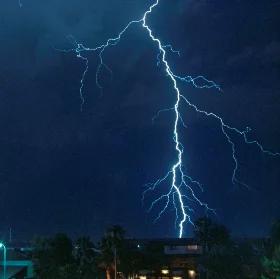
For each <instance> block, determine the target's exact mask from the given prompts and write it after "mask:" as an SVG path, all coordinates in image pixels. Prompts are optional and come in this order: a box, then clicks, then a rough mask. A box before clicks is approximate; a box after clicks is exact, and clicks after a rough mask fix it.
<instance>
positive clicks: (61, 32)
mask: <svg viewBox="0 0 280 279" xmlns="http://www.w3.org/2000/svg"><path fill="white" fill-rule="evenodd" d="M22 2H23V7H22V8H19V6H18V2H17V0H14V1H13V0H0V62H1V63H0V65H1V67H0V130H1V134H0V154H1V155H0V210H1V213H2V214H1V222H0V232H1V233H2V235H3V234H5V232H7V231H8V228H9V227H12V228H13V230H14V232H15V237H16V238H21V239H23V238H30V237H31V236H33V235H34V234H50V233H55V232H58V231H66V232H68V233H70V234H71V235H73V236H77V235H81V234H89V235H92V236H93V237H99V236H100V235H101V233H102V232H103V230H104V228H105V227H106V226H108V225H110V224H115V223H118V224H121V225H123V226H124V227H125V228H126V229H127V231H128V235H130V236H135V237H151V236H153V237H164V236H169V237H170V236H176V235H177V233H176V230H175V229H174V225H173V222H174V211H172V210H169V211H168V212H167V213H166V214H165V215H164V216H163V218H162V219H161V220H160V221H158V222H157V223H156V224H153V218H154V216H155V214H156V212H155V211H153V212H151V213H150V214H147V212H146V209H147V206H148V204H146V207H144V208H143V207H142V205H141V193H142V191H143V185H144V184H145V183H147V182H150V181H154V180H156V179H157V178H158V177H160V176H162V175H163V174H164V173H165V172H166V170H167V169H168V168H169V167H170V166H171V164H172V163H173V162H174V150H173V145H172V136H171V132H172V120H173V115H172V113H170V112H169V113H165V114H162V115H161V117H160V118H159V119H158V120H157V121H156V122H155V123H154V124H153V123H152V117H153V116H154V114H155V113H156V112H157V111H158V110H159V109H162V108H167V107H170V103H173V102H174V94H173V91H172V89H171V87H170V83H169V82H168V80H167V79H166V78H165V74H164V73H163V71H162V69H160V68H157V66H156V62H157V61H156V55H157V52H156V48H155V47H154V45H153V44H152V43H151V42H150V41H149V39H148V37H147V34H146V33H145V32H144V31H143V30H142V29H141V28H139V27H133V28H131V29H130V30H129V31H128V32H127V34H126V36H125V37H124V38H123V40H122V41H121V42H120V44H119V45H118V46H117V47H114V48H111V49H109V50H108V51H107V52H106V54H105V60H106V63H107V64H108V65H109V66H110V68H111V69H112V70H113V76H112V79H111V78H110V76H109V75H108V74H106V73H104V74H103V75H102V80H101V83H102V85H103V86H104V90H103V92H102V94H101V92H100V90H99V89H98V88H97V87H96V85H95V70H96V66H97V63H98V60H97V57H96V54H94V53H92V54H88V57H89V60H90V68H89V73H88V75H87V77H86V85H85V88H84V92H85V98H86V104H85V106H84V111H83V112H80V99H79V80H80V77H81V73H82V71H83V64H82V63H81V60H78V59H77V58H76V57H75V56H74V55H73V54H71V53H68V54H65V53H61V52H58V51H56V50H55V49H54V48H71V47H72V46H71V44H70V43H69V41H68V40H67V36H68V35H70V34H71V35H73V36H74V37H75V38H76V39H77V40H78V41H83V42H84V43H85V45H87V46H91V47H94V46H96V45H98V44H100V43H102V42H104V41H105V40H106V39H107V38H108V37H109V36H112V35H116V34H117V33H118V31H119V30H121V28H122V27H124V26H125V24H126V23H127V22H128V21H129V20H131V19H135V18H139V17H140V16H142V14H143V11H145V9H146V8H147V7H148V5H149V4H151V3H152V2H151V1H148V0H145V1H144V0H142V1H133V0H107V1H104V0H67V1H66V0H59V1H57V0H48V1H38V0H22ZM279 14H280V4H279V2H278V1H276V0H254V1H252V0H248V1H241V0H233V1H224V0H219V1H218V0H213V1H210V0H185V1H183V0H172V1H171V0H161V5H160V7H159V8H158V9H157V10H155V12H154V14H153V16H152V17H150V18H149V23H150V25H151V26H153V28H154V30H155V34H156V35H157V36H159V37H160V38H161V39H162V41H164V42H165V43H172V44H173V46H174V47H175V48H176V49H179V50H180V51H181V57H176V56H174V55H169V56H168V58H169V61H170V64H171V66H172V68H173V70H174V71H175V72H176V73H181V74H191V75H193V76H195V75H199V74H203V75H205V76H207V77H208V78H209V79H212V80H215V81H216V82H217V83H219V84H220V85H221V86H222V88H223V92H222V93H220V92H217V91H216V90H194V89H193V88H192V87H190V86H187V85H182V84H181V85H180V88H181V90H182V93H183V94H184V95H186V96H188V98H189V99H190V100H191V101H192V102H194V103H195V104H197V105H199V106H200V107H201V108H204V109H207V110H209V111H210V110H211V111H213V112H215V113H217V114H219V115H221V116H223V117H224V119H225V121H226V122H228V123H229V124H231V125H234V126H236V127H237V128H240V129H242V128H244V127H246V126H250V127H251V128H253V132H252V133H251V135H252V137H255V138H257V139H258V140H260V141H261V142H262V143H263V145H264V146H265V147H267V148H269V149H271V150H279V149H280V145H279V139H280V131H279V115H280V113H279V111H280V95H279V90H280V86H279V74H280V33H279V26H280V17H279ZM182 115H183V117H184V120H185V122H186V124H187V125H188V128H187V129H182V130H180V131H181V135H182V139H183V140H182V142H183V143H184V145H185V157H184V164H185V167H186V168H187V169H188V171H189V173H190V174H191V175H192V176H193V177H194V178H195V179H197V180H199V181H200V182H201V183H203V184H204V187H205V192H204V193H202V194H201V197H202V199H203V200H206V201H207V202H208V203H209V204H210V205H211V206H212V207H213V208H216V209H217V216H216V217H215V218H216V220H217V221H219V222H223V223H225V224H226V225H227V226H229V228H230V229H231V231H232V232H233V233H234V234H235V235H254V236H260V235H264V234H265V233H267V231H268V228H269V225H270V224H271V222H272V221H273V219H274V218H277V217H280V201H279V196H280V190H279V181H280V172H279V167H280V159H279V158H271V157H267V156H265V155H263V154H261V153H260V152H259V151H258V149H257V148H255V147H253V146H246V145H244V144H243V142H242V140H241V139H239V138H238V137H234V139H235V141H236V142H237V143H238V144H237V150H238V152H237V156H238V158H239V160H240V171H239V173H238V174H239V177H240V178H242V180H244V181H245V182H246V183H247V184H249V185H250V187H251V190H248V189H246V188H244V187H242V186H238V185H234V186H233V185H232V184H231V172H232V168H233V162H232V159H231V150H230V146H229V145H227V144H226V141H225V138H224V137H223V136H222V134H221V131H220V129H219V125H218V123H217V122H215V121H213V120H207V119H205V118H204V117H202V116H200V115H197V114H195V113H194V112H193V111H192V110H189V109H183V110H182ZM148 200H149V199H148ZM194 208H195V210H196V211H197V215H196V216H199V215H201V214H203V211H201V209H200V208H198V207H196V206H195V207H194ZM191 229H192V228H191V227H188V228H187V231H186V235H188V234H190V231H191Z"/></svg>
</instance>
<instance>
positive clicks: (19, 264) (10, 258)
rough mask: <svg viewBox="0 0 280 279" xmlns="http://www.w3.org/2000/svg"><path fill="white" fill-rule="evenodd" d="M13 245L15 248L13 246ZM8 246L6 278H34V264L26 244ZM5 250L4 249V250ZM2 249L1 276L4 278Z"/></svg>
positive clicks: (0, 257)
mask: <svg viewBox="0 0 280 279" xmlns="http://www.w3.org/2000/svg"><path fill="white" fill-rule="evenodd" d="M11 246H12V247H13V248H11ZM11 246H10V247H9V246H8V247H7V255H6V279H32V278H34V271H33V264H32V261H31V259H30V251H31V249H30V248H28V247H27V246H26V245H25V244H19V243H17V244H15V243H13V244H11ZM2 251H3V250H2ZM2 251H0V261H1V262H0V278H4V274H3V273H4V267H3V264H4V261H3V253H2Z"/></svg>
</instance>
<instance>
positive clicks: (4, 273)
mask: <svg viewBox="0 0 280 279" xmlns="http://www.w3.org/2000/svg"><path fill="white" fill-rule="evenodd" d="M0 249H3V279H6V264H7V249H6V246H5V245H4V243H2V242H0Z"/></svg>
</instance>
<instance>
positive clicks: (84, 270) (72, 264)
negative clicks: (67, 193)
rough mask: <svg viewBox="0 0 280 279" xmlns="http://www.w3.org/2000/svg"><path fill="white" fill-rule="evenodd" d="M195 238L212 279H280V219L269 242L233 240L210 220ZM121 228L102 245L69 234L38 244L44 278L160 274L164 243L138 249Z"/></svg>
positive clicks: (198, 226) (198, 225)
mask: <svg viewBox="0 0 280 279" xmlns="http://www.w3.org/2000/svg"><path fill="white" fill-rule="evenodd" d="M194 238H195V239H196V240H197V243H199V244H200V245H201V246H202V250H203V253H202V255H201V256H200V257H199V258H198V265H199V266H200V267H202V268H203V269H204V272H205V274H207V279H245V278H258V279H280V220H278V221H276V222H275V223H274V224H273V226H272V229H271V234H270V237H269V238H267V239H249V238H248V239H232V237H231V235H230V233H229V231H228V229H227V228H226V227H225V226H223V225H220V224H216V223H214V222H213V221H212V220H211V219H209V218H206V217H204V218H200V219H198V220H197V221H196V222H195V226H194ZM128 243H129V242H128V241H126V239H125V231H124V229H123V228H122V227H120V226H113V227H110V228H108V229H107V231H106V232H105V234H104V236H103V237H102V239H101V240H100V241H99V242H98V243H93V242H92V241H91V239H90V238H89V237H81V238H79V239H77V240H75V241H73V240H71V239H70V238H69V237H68V236H67V235H65V234H57V235H55V236H53V237H50V238H37V239H35V240H34V244H33V245H34V250H33V252H32V258H33V262H34V266H35V272H36V278H38V279H53V278H56V279H93V278H106V279H112V278H114V275H115V272H116V270H115V266H116V267H117V271H119V272H121V273H118V277H119V278H120V277H121V276H123V277H125V278H127V277H128V276H134V275H135V274H137V272H138V271H139V270H141V269H151V270H155V269H160V268H161V267H162V265H163V264H164V254H163V247H162V244H157V243H153V242H151V243H150V244H149V245H147V247H145V249H132V247H131V246H130V245H128Z"/></svg>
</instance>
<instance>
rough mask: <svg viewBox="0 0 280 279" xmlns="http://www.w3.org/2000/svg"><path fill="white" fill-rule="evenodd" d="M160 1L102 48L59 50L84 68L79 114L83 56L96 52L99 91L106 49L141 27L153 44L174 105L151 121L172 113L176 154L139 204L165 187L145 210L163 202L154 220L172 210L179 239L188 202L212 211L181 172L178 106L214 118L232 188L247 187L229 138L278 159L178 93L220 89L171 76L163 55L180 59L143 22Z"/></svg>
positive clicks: (200, 78)
mask: <svg viewBox="0 0 280 279" xmlns="http://www.w3.org/2000/svg"><path fill="white" fill-rule="evenodd" d="M159 3H160V0H157V1H155V2H154V3H153V4H152V5H151V6H150V7H149V8H148V9H147V10H146V12H145V13H144V15H143V16H142V17H141V18H140V19H137V20H132V21H130V22H129V23H128V24H127V25H126V26H125V27H124V28H123V29H122V30H121V31H120V33H119V34H118V35H117V36H116V37H112V38H109V39H108V40H107V41H106V42H105V43H104V44H101V45H99V46H97V47H95V48H89V47H85V46H84V45H83V44H82V43H78V42H76V41H75V40H74V48H72V49H67V50H61V51H64V52H74V53H75V54H76V57H77V58H79V59H81V60H82V61H83V62H84V64H85V68H84V71H83V73H82V76H81V79H80V90H79V91H80V98H81V110H82V109H83V105H84V103H85V98H84V96H83V88H84V82H85V77H86V75H87V73H88V65H89V61H88V58H87V57H86V56H85V53H87V52H96V53H97V54H98V57H99V64H98V66H97V69H96V85H97V87H98V88H100V89H102V85H101V84H100V79H99V77H100V74H101V72H102V71H103V70H105V71H108V72H110V73H111V70H110V68H109V67H108V66H107V65H106V64H105V62H104V59H103V54H104V52H105V51H106V50H107V49H108V48H110V47H114V46H116V45H117V44H118V43H119V42H120V40H121V39H122V37H123V35H124V34H125V33H126V31H127V30H128V29H129V28H130V27H131V26H132V25H137V24H138V25H141V27H142V28H143V30H144V31H146V33H147V35H148V38H149V39H150V40H151V41H152V42H153V43H154V45H155V47H156V48H157V50H158V55H157V65H158V66H159V67H160V66H161V67H163V68H164V70H165V73H166V76H167V78H168V79H169V81H170V82H171V84H172V87H173V90H174V93H175V97H176V98H175V103H174V104H173V105H172V107H170V108H167V109H163V110H160V111H159V112H158V113H157V114H156V115H155V117H154V118H153V121H154V120H155V119H156V118H157V117H159V115H160V113H162V112H166V111H172V112H173V113H174V115H175V120H174V123H173V141H174V149H175V151H176V158H175V161H174V163H173V165H172V167H171V168H170V169H169V170H168V171H167V173H166V174H165V175H164V176H163V177H162V178H160V179H158V180H157V181H155V182H153V183H149V184H147V185H146V190H145V191H144V192H143V197H142V199H143V201H144V199H145V195H146V194H147V193H148V192H154V191H155V190H156V189H157V188H158V187H160V186H161V187H162V185H163V184H164V185H165V184H167V185H168V187H167V191H165V193H164V194H162V195H161V196H159V197H158V198H156V199H155V200H154V201H153V202H152V204H151V206H150V207H149V211H150V210H152V209H153V208H154V206H155V205H156V204H158V203H162V202H164V206H163V207H162V209H161V210H160V212H159V213H158V216H157V218H156V220H158V219H159V218H160V217H161V215H162V214H163V213H164V212H165V211H166V210H167V209H168V208H169V206H172V205H173V207H174V209H175V214H176V220H175V226H176V227H177V228H178V230H179V233H178V235H179V237H180V238H181V237H182V236H183V235H184V225H185V224H186V223H191V224H192V223H193V222H192V219H191V214H192V212H193V209H192V208H191V207H189V206H188V202H190V201H191V202H195V203H197V204H198V205H199V206H201V207H203V208H205V210H206V211H208V210H210V211H212V212H215V211H214V210H213V209H211V208H210V207H209V206H208V204H207V203H205V202H203V201H201V200H200V199H199V197H198V195H197V194H196V192H197V191H196V190H195V188H199V189H200V190H201V191H203V187H202V185H201V184H200V183H199V182H198V181H196V180H194V179H193V178H192V177H191V176H189V175H188V174H187V171H186V170H185V169H184V166H183V162H182V158H183V154H184V148H183V145H182V144H181V141H180V134H179V126H180V124H182V125H183V126H184V127H186V125H185V123H184V121H183V119H182V116H181V114H180V106H181V104H185V105H187V106H188V107H189V108H191V109H193V110H194V111H195V112H196V113H199V114H202V115H203V116H205V117H207V118H214V119H215V120H216V121H217V123H218V124H219V125H220V128H221V132H222V134H223V135H224V137H225V139H226V140H227V142H228V144H229V146H230V148H231V152H232V160H233V162H234V168H233V172H232V177H231V180H232V183H233V184H241V185H244V186H246V187H248V185H247V184H245V183H244V182H242V181H241V180H239V179H238V178H237V172H238V167H239V166H238V159H237V155H236V144H235V142H234V140H233V139H232V134H236V135H238V136H240V137H241V138H242V139H243V141H244V143H245V144H253V145H256V146H257V147H258V148H259V150H260V151H261V152H262V153H265V154H268V155H271V156H279V155H280V154H279V153H277V152H272V151H269V150H266V149H265V148H264V147H263V146H262V145H261V143H260V142H258V141H257V140H252V139H250V138H249V132H250V128H246V129H245V130H244V131H243V130H240V129H238V128H235V127H233V126H231V125H229V124H227V123H226V122H225V121H224V120H223V118H222V117H220V116H219V115H217V114H215V113H213V112H208V111H206V110H203V109H201V108H199V107H198V106H197V105H195V104H193V103H192V102H190V101H189V99H188V98H187V97H186V96H184V95H183V94H182V93H181V92H180V90H179V86H178V84H179V83H187V84H191V85H192V86H194V87H195V88H199V89H201V88H216V89H217V90H219V91H221V88H220V86H219V85H218V84H216V83H215V82H213V81H211V80H208V79H207V78H205V77H204V76H202V75H200V76H197V77H192V76H189V75H186V76H180V75H177V74H175V73H174V72H173V70H172V69H171V66H170V64H169V62H168V59H167V52H168V51H170V52H172V53H175V54H177V55H180V52H179V51H176V50H174V48H173V47H172V45H170V44H163V43H162V41H161V40H160V39H159V38H158V37H156V36H155V35H154V34H153V30H152V28H151V27H150V26H149V25H148V23H147V18H148V16H150V15H151V14H152V12H153V10H154V9H155V8H156V7H157V6H158V5H159Z"/></svg>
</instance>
